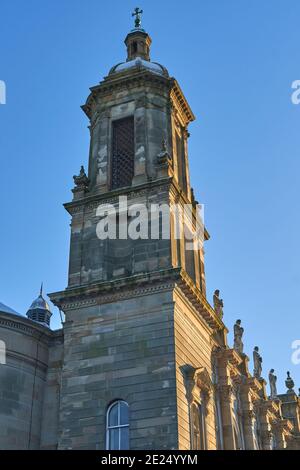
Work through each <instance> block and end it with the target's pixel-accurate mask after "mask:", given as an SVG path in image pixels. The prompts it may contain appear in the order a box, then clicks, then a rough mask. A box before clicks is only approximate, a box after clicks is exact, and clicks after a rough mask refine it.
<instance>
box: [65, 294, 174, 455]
mask: <svg viewBox="0 0 300 470" xmlns="http://www.w3.org/2000/svg"><path fill="white" fill-rule="evenodd" d="M66 318H67V323H66V326H65V365H64V368H63V376H62V399H61V416H60V428H61V438H60V442H59V448H60V449H105V446H106V443H105V440H106V411H107V408H108V406H109V405H110V404H111V403H112V402H113V401H114V400H118V399H122V400H125V401H126V402H127V403H128V404H129V410H130V448H131V449H133V450H137V449H172V448H177V431H176V429H177V416H176V385H175V365H174V362H175V361H174V334H173V331H174V330H173V328H174V326H173V299H172V294H171V292H168V291H165V292H164V291H163V290H162V291H161V292H155V293H154V294H145V295H143V296H138V295H137V294H135V298H128V299H124V300H120V301H114V302H111V303H106V304H103V305H97V306H91V307H86V308H84V307H83V308H78V309H77V310H75V309H74V310H69V311H66Z"/></svg>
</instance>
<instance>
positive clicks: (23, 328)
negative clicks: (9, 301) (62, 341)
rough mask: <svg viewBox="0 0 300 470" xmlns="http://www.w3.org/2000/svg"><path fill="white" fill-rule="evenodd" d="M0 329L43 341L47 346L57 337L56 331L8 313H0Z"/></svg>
mask: <svg viewBox="0 0 300 470" xmlns="http://www.w3.org/2000/svg"><path fill="white" fill-rule="evenodd" d="M1 328H5V329H8V330H15V331H18V332H19V333H23V334H26V335H28V336H31V337H33V338H36V339H38V340H41V341H44V342H45V343H47V344H48V343H49V341H50V340H51V339H52V338H54V337H57V335H58V332H57V331H52V330H50V329H48V328H46V327H44V326H42V325H39V324H38V323H35V322H33V321H32V320H30V319H27V318H23V317H19V316H17V315H13V314H10V313H9V314H6V313H0V329H1Z"/></svg>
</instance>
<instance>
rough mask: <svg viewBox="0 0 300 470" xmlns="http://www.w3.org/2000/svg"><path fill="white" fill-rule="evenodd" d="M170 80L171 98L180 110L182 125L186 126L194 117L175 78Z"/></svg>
mask: <svg viewBox="0 0 300 470" xmlns="http://www.w3.org/2000/svg"><path fill="white" fill-rule="evenodd" d="M171 80H172V90H171V99H172V100H173V101H174V102H175V103H176V105H177V106H176V108H177V109H179V110H180V113H181V117H182V120H183V121H184V125H185V126H186V125H188V124H189V123H190V122H192V121H194V120H195V119H196V118H195V115H194V113H193V111H192V110H191V107H190V105H189V104H188V101H187V99H186V98H185V96H184V94H183V92H182V90H181V88H180V86H179V83H178V82H177V80H176V79H175V78H172V79H171Z"/></svg>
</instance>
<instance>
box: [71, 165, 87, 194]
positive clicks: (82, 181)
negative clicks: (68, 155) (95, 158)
mask: <svg viewBox="0 0 300 470" xmlns="http://www.w3.org/2000/svg"><path fill="white" fill-rule="evenodd" d="M73 179H74V183H75V190H85V189H87V188H88V185H89V183H90V180H89V179H88V177H87V176H86V173H85V170H84V167H83V166H82V167H81V168H80V173H79V175H78V176H73Z"/></svg>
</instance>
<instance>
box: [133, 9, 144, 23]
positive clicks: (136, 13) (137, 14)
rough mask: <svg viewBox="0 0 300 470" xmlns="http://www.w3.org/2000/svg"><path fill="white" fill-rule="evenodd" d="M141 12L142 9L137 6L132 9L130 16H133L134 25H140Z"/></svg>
mask: <svg viewBox="0 0 300 470" xmlns="http://www.w3.org/2000/svg"><path fill="white" fill-rule="evenodd" d="M142 14H143V10H140V9H139V8H138V7H137V8H135V9H134V12H133V13H132V16H135V27H136V28H140V27H141V26H142Z"/></svg>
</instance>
